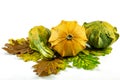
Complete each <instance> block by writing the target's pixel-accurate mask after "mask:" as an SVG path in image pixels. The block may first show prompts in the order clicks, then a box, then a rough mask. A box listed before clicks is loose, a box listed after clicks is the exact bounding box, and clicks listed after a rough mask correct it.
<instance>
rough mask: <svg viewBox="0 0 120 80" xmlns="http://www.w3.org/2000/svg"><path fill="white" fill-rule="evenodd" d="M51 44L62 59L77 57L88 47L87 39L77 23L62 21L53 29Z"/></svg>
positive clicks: (83, 30) (82, 28)
mask: <svg viewBox="0 0 120 80" xmlns="http://www.w3.org/2000/svg"><path fill="white" fill-rule="evenodd" d="M49 42H50V43H51V46H52V48H53V49H54V50H56V51H57V52H58V53H59V54H60V55H61V56H62V57H65V56H75V55H77V54H78V53H79V52H80V51H81V50H83V49H84V48H85V47H86V42H87V37H86V34H85V29H84V27H81V26H80V25H79V24H78V23H77V22H76V21H61V23H60V24H59V25H57V26H56V27H53V28H52V29H51V36H50V38H49Z"/></svg>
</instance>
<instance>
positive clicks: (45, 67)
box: [33, 59, 67, 76]
mask: <svg viewBox="0 0 120 80" xmlns="http://www.w3.org/2000/svg"><path fill="white" fill-rule="evenodd" d="M66 66H67V64H66V63H65V62H64V61H63V60H61V59H54V60H51V61H50V60H41V61H38V63H37V64H36V65H34V66H33V68H35V70H34V72H36V74H37V75H39V76H48V75H50V74H57V73H58V72H59V71H60V70H64V69H65V68H66Z"/></svg>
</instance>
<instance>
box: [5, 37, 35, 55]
mask: <svg viewBox="0 0 120 80" xmlns="http://www.w3.org/2000/svg"><path fill="white" fill-rule="evenodd" d="M3 49H4V50H5V51H7V52H8V53H10V54H21V53H27V52H28V53H32V52H33V50H31V48H30V47H29V41H28V39H27V40H26V39H24V38H21V39H17V40H13V39H10V42H9V43H6V44H5V47H3Z"/></svg>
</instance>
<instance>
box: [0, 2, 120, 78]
mask: <svg viewBox="0 0 120 80" xmlns="http://www.w3.org/2000/svg"><path fill="white" fill-rule="evenodd" d="M61 20H77V21H78V23H79V24H80V25H82V24H83V22H91V21H95V20H103V21H107V22H109V23H111V24H112V25H114V26H116V27H117V28H118V32H119V33H120V2H119V0H0V48H2V47H3V46H4V44H5V43H6V42H7V41H8V39H9V38H14V39H17V38H22V37H23V38H25V37H27V35H28V31H29V30H30V29H31V28H32V27H33V26H36V25H44V26H45V27H48V28H51V27H53V26H56V25H57V24H59V23H60V21H61ZM112 47H113V50H112V52H111V54H110V55H107V56H105V57H101V58H100V62H101V64H100V65H99V66H98V67H97V68H96V69H94V70H92V71H87V70H83V69H76V68H74V69H66V70H65V71H61V72H59V73H58V74H57V75H51V76H48V77H38V76H37V75H36V74H35V73H34V72H33V68H32V65H34V64H35V63H34V62H24V61H22V60H20V59H18V58H17V57H16V56H14V55H8V54H7V52H5V51H4V50H2V49H0V80H120V52H119V51H120V39H119V40H118V41H117V42H116V43H115V44H113V45H112Z"/></svg>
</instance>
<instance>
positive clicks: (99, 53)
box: [82, 47, 112, 56]
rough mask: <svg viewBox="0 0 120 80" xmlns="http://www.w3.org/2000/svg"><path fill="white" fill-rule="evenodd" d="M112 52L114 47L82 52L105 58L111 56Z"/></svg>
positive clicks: (88, 49)
mask: <svg viewBox="0 0 120 80" xmlns="http://www.w3.org/2000/svg"><path fill="white" fill-rule="evenodd" d="M111 51H112V47H107V48H104V49H94V48H86V49H85V50H83V51H82V53H84V54H86V55H88V54H92V55H94V56H105V55H108V54H110V53H111Z"/></svg>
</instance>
